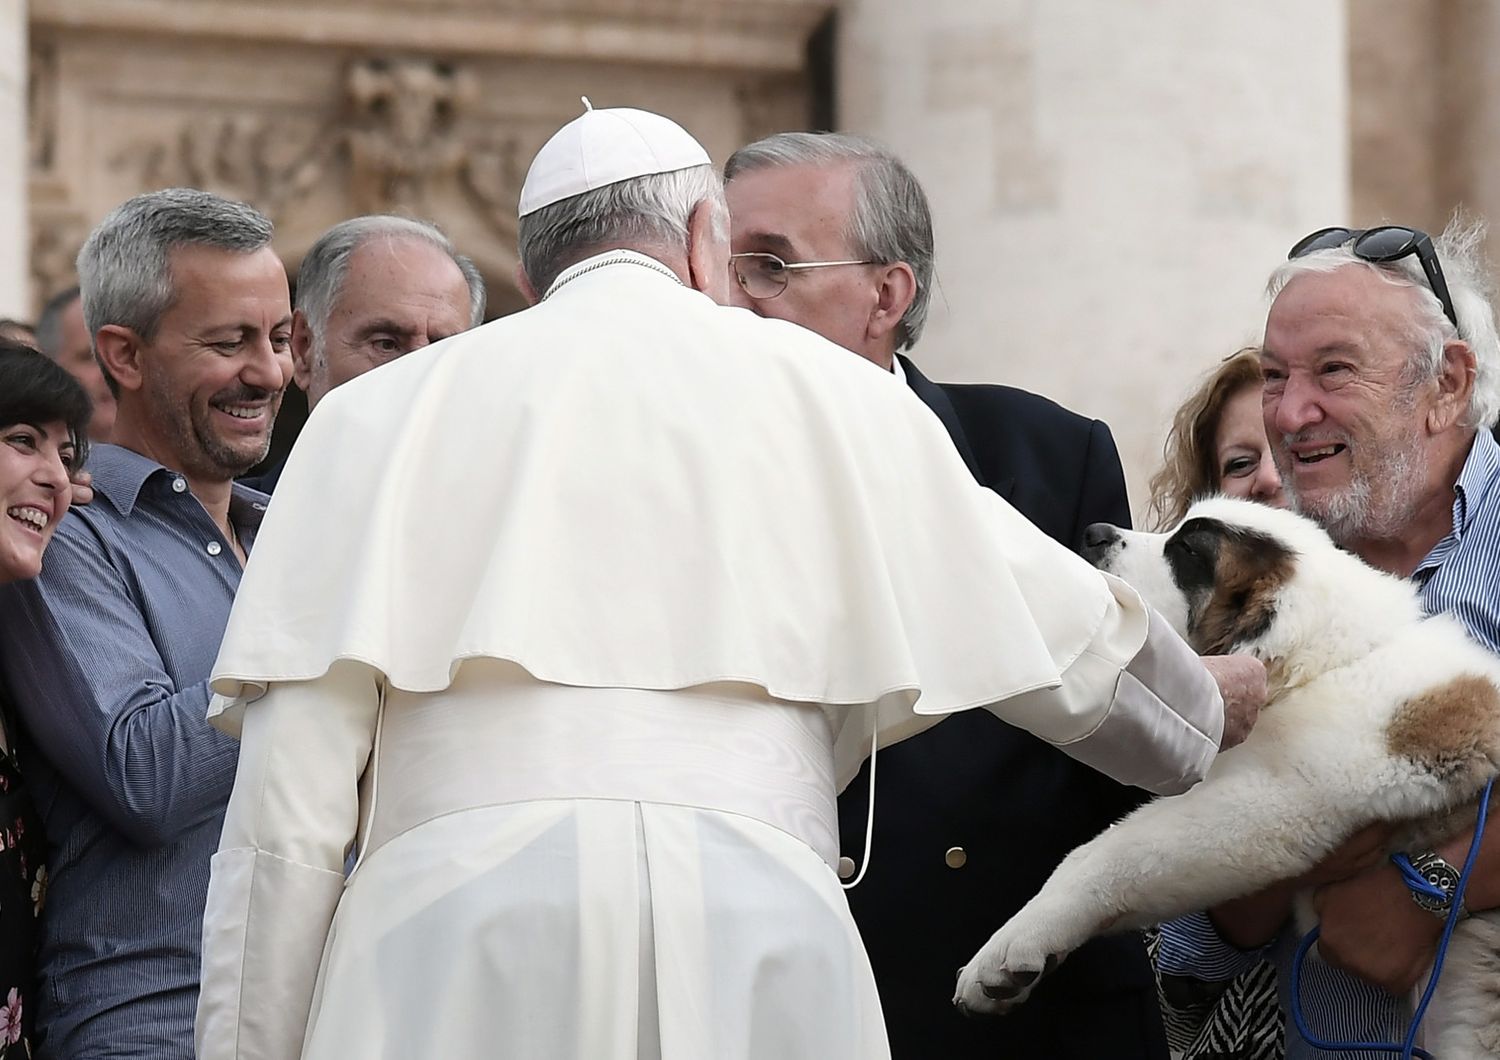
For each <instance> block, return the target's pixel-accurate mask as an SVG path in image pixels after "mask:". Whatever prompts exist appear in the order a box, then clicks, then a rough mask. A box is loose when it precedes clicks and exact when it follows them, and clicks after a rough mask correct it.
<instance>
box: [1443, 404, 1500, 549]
mask: <svg viewBox="0 0 1500 1060" xmlns="http://www.w3.org/2000/svg"><path fill="white" fill-rule="evenodd" d="M1496 478H1500V444H1497V443H1496V441H1495V436H1494V435H1492V434H1491V433H1490V432H1489V431H1488V430H1486V429H1484V428H1480V430H1479V431H1478V433H1476V434H1475V435H1474V444H1473V445H1471V446H1469V455H1468V457H1467V458H1465V460H1464V466H1463V469H1462V470H1461V471H1459V473H1458V481H1457V482H1456V483H1454V486H1453V493H1454V498H1453V529H1454V530H1455V531H1456V532H1457V533H1458V534H1459V535H1460V536H1462V534H1463V532H1464V531H1465V530H1467V529H1468V528H1469V523H1470V521H1471V520H1472V519H1473V518H1474V516H1475V515H1476V514H1478V512H1479V509H1480V507H1481V505H1482V502H1483V500H1484V495H1485V493H1486V491H1488V490H1489V489H1490V488H1491V487H1492V486H1493V485H1494V483H1495V480H1496Z"/></svg>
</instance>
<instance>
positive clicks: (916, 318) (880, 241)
mask: <svg viewBox="0 0 1500 1060" xmlns="http://www.w3.org/2000/svg"><path fill="white" fill-rule="evenodd" d="M841 163H853V164H854V165H855V167H856V168H855V176H854V209H853V210H852V211H851V212H850V214H849V220H848V222H847V226H846V228H845V231H844V235H845V238H846V239H847V240H848V242H849V247H850V249H851V250H852V251H853V253H854V256H855V257H856V258H865V259H868V260H871V261H877V262H880V263H881V264H885V265H889V264H892V263H894V262H898V261H904V262H905V263H906V264H907V265H908V266H910V267H911V271H912V275H913V276H915V277H916V281H917V291H916V294H915V295H914V296H913V297H912V300H911V305H910V306H908V307H907V309H906V312H905V313H904V314H903V315H902V317H901V322H900V324H898V325H897V328H896V348H897V349H898V350H905V349H910V348H911V347H912V346H915V345H916V344H917V340H918V339H920V338H921V337H922V329H923V328H925V327H926V326H927V309H928V306H929V304H930V303H931V301H932V274H933V239H932V210H931V208H930V207H929V206H928V205H927V195H926V193H925V192H923V191H922V185H921V184H920V183H918V181H917V178H916V176H915V175H913V173H912V171H911V170H910V169H908V168H907V167H906V164H905V163H904V162H902V161H901V160H900V159H899V158H897V157H896V156H895V155H893V154H892V153H891V152H890V151H889V150H888V149H886V148H885V147H884V146H882V145H881V144H878V143H876V142H875V141H874V140H869V139H866V138H865V137H863V136H851V135H850V134H848V133H809V132H783V133H776V134H775V135H773V136H767V137H766V138H765V139H763V140H757V141H755V143H753V144H748V145H746V146H745V147H742V148H740V149H739V150H738V151H736V152H735V153H734V154H732V155H730V156H729V161H728V162H727V163H726V164H725V166H724V179H725V180H733V179H734V178H735V177H737V176H739V175H740V174H741V173H749V172H752V171H754V170H757V169H767V168H769V167H772V166H807V165H814V166H826V165H838V164H841Z"/></svg>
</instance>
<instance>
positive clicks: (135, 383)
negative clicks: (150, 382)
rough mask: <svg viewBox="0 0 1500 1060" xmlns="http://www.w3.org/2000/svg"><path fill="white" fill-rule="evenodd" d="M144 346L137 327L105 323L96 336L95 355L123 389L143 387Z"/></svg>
mask: <svg viewBox="0 0 1500 1060" xmlns="http://www.w3.org/2000/svg"><path fill="white" fill-rule="evenodd" d="M144 346H145V343H143V342H141V337H140V336H139V335H137V334H136V333H135V329H134V328H127V327H125V326H124V325H122V324H105V325H104V326H103V327H102V328H100V329H99V332H98V334H96V335H95V336H94V356H95V357H97V358H98V360H99V364H100V367H102V368H103V369H104V370H105V371H106V372H107V373H109V375H110V376H111V377H112V378H113V379H114V381H115V382H116V383H118V384H119V385H120V389H121V390H122V391H124V390H139V389H140V388H141V380H142V374H143V373H142V369H141V351H142V349H143V348H144Z"/></svg>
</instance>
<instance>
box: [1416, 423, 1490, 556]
mask: <svg viewBox="0 0 1500 1060" xmlns="http://www.w3.org/2000/svg"><path fill="white" fill-rule="evenodd" d="M1497 477H1500V445H1497V444H1496V442H1495V438H1494V436H1493V435H1492V434H1490V432H1489V431H1488V430H1486V429H1484V428H1481V429H1480V430H1479V431H1478V432H1477V433H1476V434H1475V435H1474V441H1473V443H1472V444H1471V445H1470V446H1469V455H1468V456H1467V457H1465V458H1464V466H1463V468H1462V469H1461V470H1460V471H1459V473H1458V481H1457V482H1455V483H1454V484H1453V529H1452V530H1450V531H1448V532H1447V533H1446V534H1444V535H1443V537H1442V540H1440V541H1439V542H1438V543H1437V544H1435V545H1433V546H1432V550H1431V551H1430V552H1428V553H1427V555H1425V556H1423V557H1422V562H1421V563H1418V564H1417V569H1416V570H1414V571H1413V572H1412V576H1413V577H1414V578H1417V579H1418V580H1419V581H1425V579H1427V578H1429V577H1431V576H1432V573H1433V572H1434V571H1436V570H1437V569H1438V568H1439V567H1441V566H1442V565H1443V564H1444V563H1446V562H1447V561H1448V559H1449V558H1450V557H1451V556H1453V555H1456V554H1457V552H1458V547H1459V542H1461V541H1462V540H1463V537H1464V533H1465V532H1466V531H1467V530H1468V529H1469V523H1470V522H1471V521H1472V520H1473V519H1474V517H1475V516H1476V515H1478V514H1479V510H1480V508H1481V507H1483V504H1484V497H1485V494H1486V493H1487V492H1489V490H1490V489H1492V488H1494V484H1495V480H1496V478H1497Z"/></svg>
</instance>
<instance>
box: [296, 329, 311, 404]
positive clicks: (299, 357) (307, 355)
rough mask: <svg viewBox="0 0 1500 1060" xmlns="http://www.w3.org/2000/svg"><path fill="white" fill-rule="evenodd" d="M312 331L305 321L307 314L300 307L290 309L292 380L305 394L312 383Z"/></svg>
mask: <svg viewBox="0 0 1500 1060" xmlns="http://www.w3.org/2000/svg"><path fill="white" fill-rule="evenodd" d="M312 350H313V333H312V325H311V324H309V323H308V322H307V314H306V313H304V312H302V310H300V309H294V310H293V311H292V381H293V382H295V383H296V384H297V386H298V388H299V389H300V390H301V391H302V392H303V393H304V394H305V393H307V390H308V387H309V386H311V385H312V373H313V364H312V362H313V355H312Z"/></svg>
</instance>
